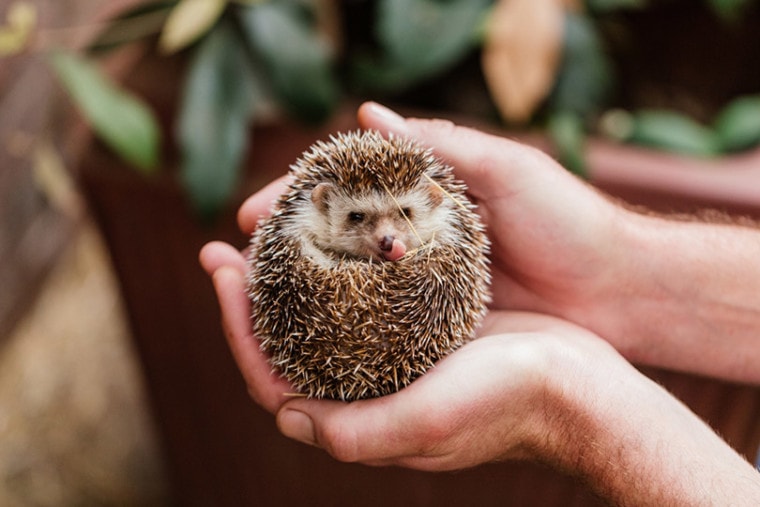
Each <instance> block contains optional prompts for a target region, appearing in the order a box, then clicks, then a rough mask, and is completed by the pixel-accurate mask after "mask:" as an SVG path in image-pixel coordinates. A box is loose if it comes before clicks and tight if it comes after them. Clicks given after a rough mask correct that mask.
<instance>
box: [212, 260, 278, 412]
mask: <svg viewBox="0 0 760 507" xmlns="http://www.w3.org/2000/svg"><path fill="white" fill-rule="evenodd" d="M212 280H213V282H214V289H215V290H216V295H217V298H218V299H219V306H220V308H221V312H222V327H223V329H224V334H225V337H226V338H227V343H228V344H229V347H230V350H231V351H232V355H233V357H234V358H235V362H236V363H237V365H238V368H239V369H240V371H241V372H242V374H243V377H244V378H245V381H246V384H247V385H248V390H249V392H250V394H251V396H252V397H253V398H254V400H255V401H256V402H257V403H259V404H260V405H261V406H262V407H263V408H264V409H266V410H268V411H269V412H271V413H275V412H276V411H277V410H278V409H279V408H280V406H281V405H282V404H283V403H284V402H285V401H286V400H287V399H288V398H287V396H286V393H288V392H292V388H291V387H290V386H289V385H288V383H287V382H285V381H284V380H283V379H282V378H280V377H278V376H277V375H275V374H273V373H272V368H271V366H270V365H269V363H268V361H267V358H266V356H265V355H264V353H263V352H262V351H261V350H260V348H259V343H258V340H256V338H255V337H254V336H253V333H252V329H251V322H250V317H249V315H250V304H249V301H248V296H247V295H246V293H245V281H244V279H243V273H242V272H241V271H239V270H237V269H235V268H233V267H230V266H222V267H220V268H219V269H217V270H216V272H214V274H213V277H212Z"/></svg>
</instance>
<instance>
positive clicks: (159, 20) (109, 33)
mask: <svg viewBox="0 0 760 507" xmlns="http://www.w3.org/2000/svg"><path fill="white" fill-rule="evenodd" d="M173 7H174V3H173V2H169V1H151V2H148V3H144V4H139V5H137V6H135V7H133V8H131V9H126V10H125V11H124V12H122V13H120V14H119V15H118V16H116V17H115V18H113V19H112V20H110V21H109V22H108V24H107V26H106V27H105V28H104V29H103V30H102V31H101V32H99V33H98V34H97V37H95V39H94V40H92V42H90V43H89V44H88V45H87V49H86V50H87V52H98V51H103V52H105V51H108V50H111V49H114V48H116V47H118V46H121V45H123V44H128V43H130V42H134V41H137V40H139V39H142V38H144V37H147V36H150V35H155V34H157V33H161V29H162V28H163V27H164V24H165V23H166V18H167V17H168V16H169V13H170V12H171V10H172V8H173Z"/></svg>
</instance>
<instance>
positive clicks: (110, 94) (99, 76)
mask: <svg viewBox="0 0 760 507" xmlns="http://www.w3.org/2000/svg"><path fill="white" fill-rule="evenodd" d="M51 62H52V64H53V69H54V70H55V72H56V74H57V76H58V78H59V79H60V80H61V82H62V83H63V85H64V87H65V88H66V90H67V91H68V93H69V94H70V95H71V97H72V99H73V100H74V102H75V103H76V105H77V106H78V108H79V109H80V111H81V112H82V114H83V116H84V117H85V119H86V120H87V121H88V122H89V124H90V125H91V126H92V129H93V130H94V131H95V133H96V134H97V135H98V137H100V138H101V139H102V140H103V141H104V142H105V143H106V144H107V145H108V146H109V147H111V148H112V149H113V150H114V151H115V152H116V153H117V154H118V155H119V156H121V157H122V158H123V159H124V160H126V161H127V162H129V163H130V164H132V165H134V166H135V167H137V168H138V169H140V170H141V171H142V172H145V173H150V172H153V170H154V169H155V167H156V165H157V164H158V150H159V144H160V138H161V131H160V129H159V126H158V122H157V121H156V119H155V117H154V116H153V113H152V111H151V110H150V109H149V108H148V107H147V106H146V105H145V104H144V103H143V102H142V101H141V100H140V99H138V98H137V97H136V96H135V95H133V94H131V93H128V92H127V91H125V90H123V89H121V88H118V87H117V86H116V85H115V84H114V83H113V82H111V81H110V80H109V79H108V78H107V77H106V76H105V75H104V74H103V73H102V72H101V71H100V69H99V68H98V67H97V66H96V65H95V64H94V63H92V62H90V61H88V60H86V59H84V58H82V57H80V56H76V55H74V54H72V53H66V52H63V51H57V52H55V53H53V54H52V55H51Z"/></svg>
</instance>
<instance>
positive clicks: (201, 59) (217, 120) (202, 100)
mask: <svg viewBox="0 0 760 507" xmlns="http://www.w3.org/2000/svg"><path fill="white" fill-rule="evenodd" d="M249 70H250V69H249V65H248V62H247V60H246V56H245V54H244V52H243V50H242V47H241V44H240V41H239V39H238V38H237V37H236V36H235V33H234V31H233V30H232V29H231V28H230V27H229V26H228V25H227V24H225V23H221V24H218V25H217V26H216V27H215V28H214V29H213V30H212V31H211V32H210V33H209V34H208V36H207V37H205V38H204V39H203V40H202V41H201V43H200V44H199V45H198V47H197V52H196V53H195V55H194V57H193V59H192V61H191V62H190V68H189V73H188V76H187V79H186V82H185V89H184V93H183V97H182V106H181V111H180V115H179V123H178V132H177V133H178V138H179V145H180V148H181V151H182V181H183V183H184V185H185V187H186V188H187V190H188V192H189V194H190V196H191V198H192V200H193V203H194V204H195V206H196V208H197V209H198V210H199V211H200V212H201V214H202V215H204V216H207V217H210V216H213V215H214V214H215V213H216V212H217V211H218V210H219V209H220V208H221V206H222V205H223V204H224V203H225V202H226V201H227V199H228V198H229V196H230V195H231V194H232V192H233V191H234V188H235V184H236V183H237V181H238V178H239V173H240V164H241V161H242V159H243V155H244V153H245V150H246V147H247V144H248V139H249V136H248V134H249V132H248V124H249V121H250V110H251V104H252V103H253V101H254V97H253V91H254V89H253V87H252V86H251V78H250V76H249V74H248V72H249Z"/></svg>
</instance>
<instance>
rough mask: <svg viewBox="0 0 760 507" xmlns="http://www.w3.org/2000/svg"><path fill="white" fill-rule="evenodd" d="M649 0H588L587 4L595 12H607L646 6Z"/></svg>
mask: <svg viewBox="0 0 760 507" xmlns="http://www.w3.org/2000/svg"><path fill="white" fill-rule="evenodd" d="M648 3H649V2H648V0H586V6H587V7H588V8H589V9H590V10H591V11H593V12H599V13H606V12H613V11H617V10H621V9H640V8H642V7H646V5H647V4H648Z"/></svg>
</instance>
